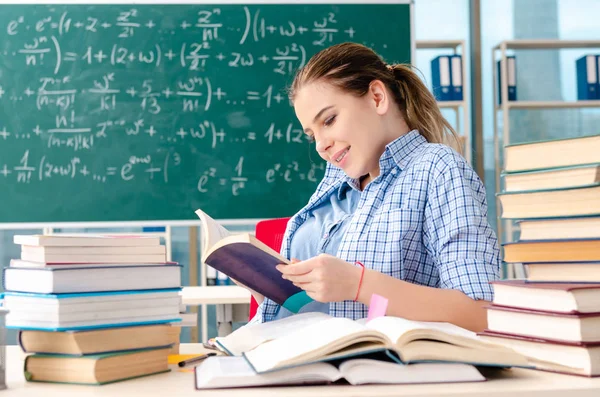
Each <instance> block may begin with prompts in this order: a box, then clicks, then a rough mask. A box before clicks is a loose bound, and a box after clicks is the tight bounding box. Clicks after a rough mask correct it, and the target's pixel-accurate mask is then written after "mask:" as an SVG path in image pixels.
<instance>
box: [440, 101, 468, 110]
mask: <svg viewBox="0 0 600 397" xmlns="http://www.w3.org/2000/svg"><path fill="white" fill-rule="evenodd" d="M437 104H438V106H439V107H440V108H451V109H458V108H460V107H462V106H465V101H438V103H437Z"/></svg>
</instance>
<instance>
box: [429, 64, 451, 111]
mask: <svg viewBox="0 0 600 397" xmlns="http://www.w3.org/2000/svg"><path fill="white" fill-rule="evenodd" d="M431 83H432V88H433V94H434V96H435V98H436V99H437V100H438V101H451V100H452V89H451V88H452V87H451V70H450V57H449V56H447V55H440V56H439V57H437V58H434V59H433V60H432V61H431Z"/></svg>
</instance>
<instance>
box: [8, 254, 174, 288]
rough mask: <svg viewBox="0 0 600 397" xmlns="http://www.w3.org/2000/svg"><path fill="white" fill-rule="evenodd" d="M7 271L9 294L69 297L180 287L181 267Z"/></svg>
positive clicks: (82, 266) (45, 268) (63, 266)
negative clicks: (88, 293)
mask: <svg viewBox="0 0 600 397" xmlns="http://www.w3.org/2000/svg"><path fill="white" fill-rule="evenodd" d="M22 262H23V261H11V267H7V268H4V271H3V274H4V277H3V278H2V284H3V286H4V289H5V290H6V291H13V292H31V293H37V294H67V293H82V292H100V291H130V290H153V289H168V288H180V287H181V266H179V265H177V264H175V263H173V264H170V265H149V266H126V265H125V266H95V265H56V266H45V267H37V268H35V267H18V266H13V264H18V263H22Z"/></svg>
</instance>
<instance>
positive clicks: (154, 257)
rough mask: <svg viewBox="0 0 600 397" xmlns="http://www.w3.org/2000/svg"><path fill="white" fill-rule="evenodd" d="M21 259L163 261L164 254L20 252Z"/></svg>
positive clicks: (55, 261) (94, 261) (165, 259)
mask: <svg viewBox="0 0 600 397" xmlns="http://www.w3.org/2000/svg"><path fill="white" fill-rule="evenodd" d="M21 259H22V260H25V261H30V262H46V263H99V262H106V263H143V262H148V263H165V262H166V261H167V258H166V255H165V254H114V255H113V254H43V253H40V254H38V253H33V252H21Z"/></svg>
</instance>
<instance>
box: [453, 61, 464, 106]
mask: <svg viewBox="0 0 600 397" xmlns="http://www.w3.org/2000/svg"><path fill="white" fill-rule="evenodd" d="M450 72H451V74H452V78H451V80H450V84H451V85H452V100H453V101H462V100H463V81H464V79H463V70H462V57H461V56H460V55H452V56H451V57H450Z"/></svg>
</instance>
